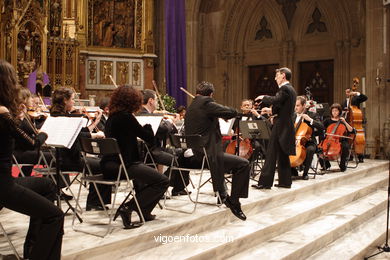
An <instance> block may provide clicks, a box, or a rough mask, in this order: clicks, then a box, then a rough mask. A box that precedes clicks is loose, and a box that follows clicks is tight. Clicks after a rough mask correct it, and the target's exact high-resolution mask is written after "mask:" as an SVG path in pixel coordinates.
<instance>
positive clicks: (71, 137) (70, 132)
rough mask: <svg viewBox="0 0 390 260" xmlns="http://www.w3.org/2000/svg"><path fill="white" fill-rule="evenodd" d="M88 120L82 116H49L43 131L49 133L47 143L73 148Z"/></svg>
mask: <svg viewBox="0 0 390 260" xmlns="http://www.w3.org/2000/svg"><path fill="white" fill-rule="evenodd" d="M87 121H88V120H87V119H86V118H82V117H62V116H59V117H48V118H47V119H46V120H45V123H44V124H43V126H42V128H41V132H45V133H47V135H48V138H47V140H46V144H47V145H49V146H56V147H66V148H71V147H72V145H73V143H74V141H75V140H76V138H77V136H78V134H79V133H80V131H81V128H82V127H83V125H85V124H86V123H87Z"/></svg>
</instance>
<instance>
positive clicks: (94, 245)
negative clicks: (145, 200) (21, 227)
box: [62, 160, 388, 260]
mask: <svg viewBox="0 0 390 260" xmlns="http://www.w3.org/2000/svg"><path fill="white" fill-rule="evenodd" d="M387 167H388V164H387V162H384V161H372V160H369V161H368V162H365V163H364V164H362V165H361V166H360V165H359V168H358V169H354V170H348V171H347V172H344V173H341V172H337V173H331V174H326V175H323V176H317V178H316V179H310V180H309V181H295V182H294V184H293V186H292V188H291V189H280V188H275V187H273V188H272V190H265V191H263V190H261V191H259V190H254V189H250V194H249V198H248V199H245V200H242V202H243V206H242V208H243V210H244V212H245V213H246V215H247V216H248V220H247V221H246V222H244V223H245V226H243V227H242V228H240V225H243V222H242V221H239V220H237V218H236V217H234V216H233V215H232V214H231V213H230V210H229V209H226V207H225V206H223V207H220V208H218V207H215V206H209V205H199V206H198V208H197V211H196V212H195V214H192V215H189V214H184V213H180V212H173V211H168V210H159V209H155V211H154V213H155V214H157V216H158V219H157V220H155V221H152V222H150V223H147V224H146V225H145V226H143V227H141V228H139V229H135V230H123V229H122V227H121V222H120V221H117V222H116V223H114V224H115V227H114V230H113V232H112V233H111V234H110V235H109V236H107V237H106V238H104V239H100V238H96V237H92V236H88V237H85V238H84V239H83V240H84V241H88V243H87V242H85V243H81V244H80V243H76V242H74V241H77V240H74V237H80V238H81V237H82V234H80V233H75V232H72V231H69V228H68V229H67V230H68V231H67V233H66V236H65V237H64V246H63V257H62V259H64V260H67V259H106V258H111V259H124V257H126V256H128V255H136V254H138V253H142V252H147V251H148V250H149V249H151V252H153V249H154V248H156V247H159V245H160V244H161V243H160V244H156V242H155V238H156V237H158V236H160V235H163V236H175V235H187V234H193V235H195V234H201V233H203V232H207V231H210V230H218V228H219V227H224V226H227V225H233V226H234V225H236V226H238V228H237V234H241V233H242V231H241V229H243V230H244V233H245V232H246V231H245V230H246V229H247V228H248V229H253V230H257V229H258V227H259V223H257V222H256V220H258V219H261V218H266V219H267V218H268V219H269V218H270V219H272V218H274V219H273V220H275V221H276V220H277V221H279V222H281V223H283V221H284V220H283V219H285V217H284V216H283V217H282V218H279V217H272V215H268V216H267V215H262V214H265V213H264V212H267V211H269V210H272V209H275V210H277V209H278V208H281V207H283V205H287V207H288V205H292V204H293V205H296V206H295V207H296V209H301V207H306V206H303V205H307V206H308V207H312V208H314V209H310V210H309V211H303V213H302V214H303V217H304V218H303V219H307V216H308V215H310V214H314V215H316V214H317V215H318V214H321V212H322V211H327V210H329V209H332V208H334V207H339V206H341V205H343V203H347V202H348V201H350V200H353V199H357V198H359V197H362V196H364V195H365V194H367V193H369V192H371V190H372V189H376V187H377V185H378V184H373V185H372V186H370V185H368V187H366V188H363V189H361V188H359V189H358V191H357V192H352V193H351V192H350V195H347V196H346V200H347V201H345V198H338V199H337V198H336V202H332V200H331V199H330V200H326V201H324V200H323V197H324V196H322V195H318V194H320V193H321V192H323V193H329V194H332V195H331V197H332V198H334V196H335V194H334V193H337V192H332V190H335V189H339V187H340V186H344V185H346V184H353V183H360V184H359V185H363V184H362V183H361V182H362V180H363V182H364V180H366V181H367V180H368V179H369V178H374V179H375V178H383V176H381V174H379V175H378V173H380V172H381V171H383V170H384V169H387ZM367 178H368V179H367ZM380 185H382V183H381V184H380ZM206 190H207V189H206ZM349 191H350V190H348V192H349ZM343 192H345V191H343ZM336 195H337V194H336ZM202 196H203V197H202ZM201 197H202V198H201V199H209V200H210V201H213V202H215V198H214V197H212V196H210V194H201ZM308 197H310V198H312V200H313V199H315V200H318V199H319V203H320V204H319V208H318V210H316V209H315V208H316V207H317V205H312V204H313V202H310V201H311V200H310V199H307V198H308ZM341 197H343V196H341ZM329 198H330V197H329ZM183 201H184V202H185V203H184V204H185V205H187V207H190V206H191V204H189V203H188V198H182V200H181V203H182V204H183ZM293 201H299V202H298V203H295V204H294V203H293ZM308 201H309V202H310V203H308ZM169 203H173V205H174V207H176V206H177V207H179V206H180V205H179V204H180V200H177V199H174V200H171V201H170V202H169ZM300 203H301V204H302V205H300ZM314 204H315V203H314ZM327 208H329V209H327ZM298 213H300V212H298ZM298 213H293V214H295V215H297V214H298ZM259 214H260V218H259V217H258V215H259ZM302 214H301V215H302ZM295 215H293V217H291V218H289V219H287V222H286V223H287V224H288V225H294V224H295V222H296V221H298V223H300V218H301V217H300V216H299V214H298V215H297V216H295ZM270 221H271V220H270ZM231 223H232V224H231ZM66 224H67V222H66ZM247 225H248V226H247ZM261 225H263V226H264V223H261ZM282 226H283V225H282ZM279 227H280V226H279ZM91 228H93V227H91ZM272 228H274V229H276V230H277V229H278V224H275V225H274V226H272V225H271V227H268V228H266V229H265V232H263V233H265V234H263V235H264V241H265V240H266V238H267V235H268V234H267V232H268V231H269V230H272ZM260 232H262V231H261V229H260ZM276 235H277V234H276ZM269 237H270V236H268V238H269ZM235 239H236V238H235ZM237 241H239V240H237ZM247 248H249V247H247ZM167 251H171V250H167ZM152 255H154V254H152ZM179 258H180V257H179Z"/></svg>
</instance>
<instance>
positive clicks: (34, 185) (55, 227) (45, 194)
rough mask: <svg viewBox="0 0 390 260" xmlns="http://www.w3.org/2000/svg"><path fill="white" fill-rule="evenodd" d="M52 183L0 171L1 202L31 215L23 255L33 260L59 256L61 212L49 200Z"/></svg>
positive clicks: (0, 203)
mask: <svg viewBox="0 0 390 260" xmlns="http://www.w3.org/2000/svg"><path fill="white" fill-rule="evenodd" d="M54 198H55V186H54V183H53V182H52V180H50V179H47V178H33V177H28V178H19V179H15V180H14V179H13V178H12V177H11V168H10V169H9V172H8V176H7V175H6V174H5V172H3V170H0V205H1V206H4V207H6V208H8V209H11V210H14V211H17V212H19V213H22V214H25V215H28V216H30V217H31V218H30V226H29V230H28V232H27V236H26V241H25V245H24V254H25V255H24V257H25V258H29V259H32V260H46V259H47V260H55V259H60V258H61V246H62V236H63V234H64V232H63V224H64V214H63V212H62V211H61V210H60V209H59V208H58V207H56V206H55V205H54V204H53V203H52V202H51V201H50V200H53V199H54Z"/></svg>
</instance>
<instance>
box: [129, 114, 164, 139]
mask: <svg viewBox="0 0 390 260" xmlns="http://www.w3.org/2000/svg"><path fill="white" fill-rule="evenodd" d="M135 118H137V120H138V123H139V124H140V125H142V126H144V125H146V124H150V125H151V126H152V129H153V133H154V135H156V133H157V129H158V127H159V126H160V123H161V120H162V119H163V117H162V116H136V117H135Z"/></svg>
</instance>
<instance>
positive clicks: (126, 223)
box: [113, 205, 142, 229]
mask: <svg viewBox="0 0 390 260" xmlns="http://www.w3.org/2000/svg"><path fill="white" fill-rule="evenodd" d="M132 211H133V210H131V209H130V208H129V207H127V206H126V205H122V206H121V207H119V208H118V210H117V211H116V212H115V215H114V219H113V220H114V221H115V220H116V218H117V217H118V216H121V218H122V222H123V227H124V229H133V228H138V227H140V226H142V223H141V222H137V223H134V222H131V213H132Z"/></svg>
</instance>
